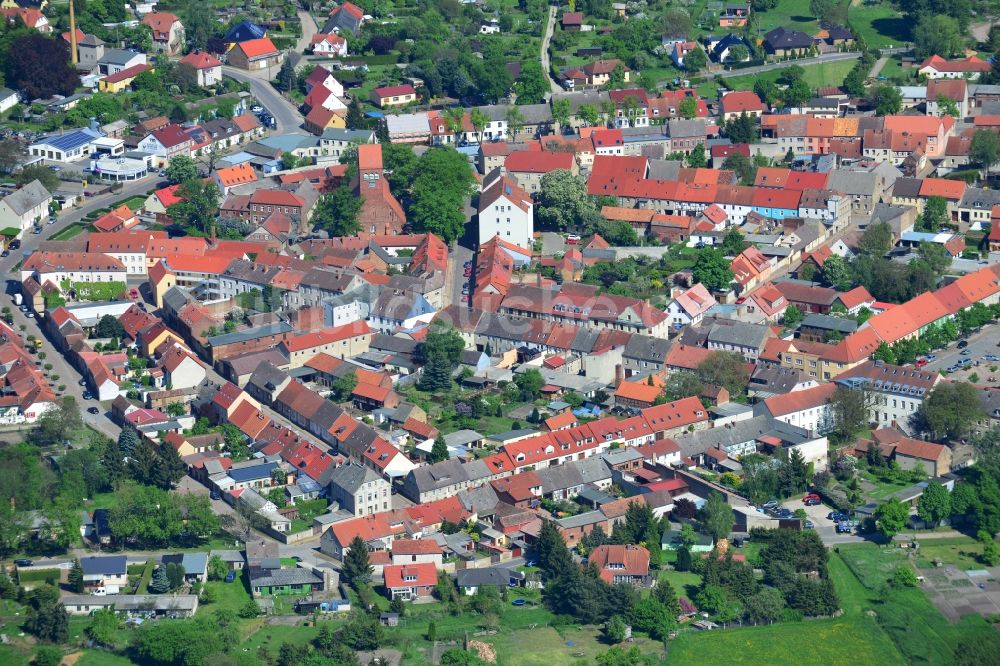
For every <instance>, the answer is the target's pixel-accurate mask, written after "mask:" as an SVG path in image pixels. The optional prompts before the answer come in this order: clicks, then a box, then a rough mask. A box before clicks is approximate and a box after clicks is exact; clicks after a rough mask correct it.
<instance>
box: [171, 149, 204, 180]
mask: <svg viewBox="0 0 1000 666" xmlns="http://www.w3.org/2000/svg"><path fill="white" fill-rule="evenodd" d="M166 171H167V180H168V181H170V183H171V184H172V185H180V184H181V183H186V182H187V181H189V180H194V179H196V178H197V177H198V164H197V163H196V162H195V161H194V160H193V159H191V158H190V157H188V156H187V155H177V156H176V157H173V158H171V160H170V165H169V166H168V167H167V169H166Z"/></svg>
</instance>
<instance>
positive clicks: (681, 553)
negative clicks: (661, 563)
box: [674, 547, 694, 571]
mask: <svg viewBox="0 0 1000 666" xmlns="http://www.w3.org/2000/svg"><path fill="white" fill-rule="evenodd" d="M693 565H694V561H693V558H692V557H691V550H690V549H689V548H684V547H681V548H678V549H677V562H675V563H674V568H675V569H677V570H678V571H691V568H692V566H693Z"/></svg>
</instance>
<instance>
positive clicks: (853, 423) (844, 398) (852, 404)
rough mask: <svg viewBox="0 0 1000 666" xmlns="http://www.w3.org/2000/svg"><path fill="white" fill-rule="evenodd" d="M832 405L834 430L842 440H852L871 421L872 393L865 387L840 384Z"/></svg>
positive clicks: (832, 399) (834, 394)
mask: <svg viewBox="0 0 1000 666" xmlns="http://www.w3.org/2000/svg"><path fill="white" fill-rule="evenodd" d="M830 406H831V407H832V408H833V432H834V433H836V435H837V436H838V437H839V438H840V440H841V441H852V438H853V437H854V436H855V435H856V434H857V433H859V432H861V431H862V430H864V429H865V427H867V425H868V423H869V422H870V421H871V406H872V400H871V394H870V393H869V392H868V391H867V390H866V389H864V388H849V387H847V386H843V385H841V386H838V387H837V388H836V390H834V392H833V397H832V398H831V405H830ZM874 448H875V449H876V450H877V449H878V447H874Z"/></svg>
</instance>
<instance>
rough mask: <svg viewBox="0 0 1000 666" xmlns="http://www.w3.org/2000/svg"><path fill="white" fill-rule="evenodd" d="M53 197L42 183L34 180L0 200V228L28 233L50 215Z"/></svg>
mask: <svg viewBox="0 0 1000 666" xmlns="http://www.w3.org/2000/svg"><path fill="white" fill-rule="evenodd" d="M50 203H52V195H51V194H49V191H48V190H47V189H45V186H44V185H42V183H41V181H38V180H33V181H31V182H30V183H28V184H27V185H25V186H24V187H22V188H21V189H19V190H17V191H16V192H13V193H11V194H8V195H7V196H5V197H4V198H3V199H0V228H6V227H13V228H15V229H20V230H21V232H22V233H23V232H25V231H27V230H28V229H29V228H30V227H32V226H34V225H35V224H36V223H38V222H41V221H42V220H43V219H44V218H45V217H47V216H48V214H49V204H50Z"/></svg>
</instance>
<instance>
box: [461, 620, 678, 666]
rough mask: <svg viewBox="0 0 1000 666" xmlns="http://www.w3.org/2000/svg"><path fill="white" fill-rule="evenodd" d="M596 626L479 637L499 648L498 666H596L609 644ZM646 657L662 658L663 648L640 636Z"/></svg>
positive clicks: (530, 630)
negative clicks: (596, 661)
mask: <svg viewBox="0 0 1000 666" xmlns="http://www.w3.org/2000/svg"><path fill="white" fill-rule="evenodd" d="M599 636H600V630H599V629H598V628H597V627H588V626H584V627H576V626H573V627H556V628H554V627H537V628H535V629H525V630H522V631H518V632H512V633H508V632H501V633H499V634H498V635H497V636H495V637H494V636H485V637H479V638H478V639H477V640H482V641H483V642H486V643H490V644H491V645H493V647H494V648H495V649H496V653H497V663H500V664H519V665H520V664H524V665H525V666H561V665H563V664H565V665H566V666H570V665H572V664H577V663H580V660H585V663H588V664H592V663H595V661H594V660H595V658H596V657H597V655H598V654H600V653H602V652H606V651H607V650H608V648H609V646H608V645H606V644H604V643H602V642H601V641H600V640H599V638H598V637H599ZM633 645H635V646H636V647H638V648H639V650H640V651H642V653H643V654H647V655H651V656H654V657H660V656H662V655H663V647H662V645H661V644H660V643H657V642H656V641H651V640H649V639H647V638H644V637H639V636H637V637H636V638H635V641H634V643H633Z"/></svg>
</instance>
